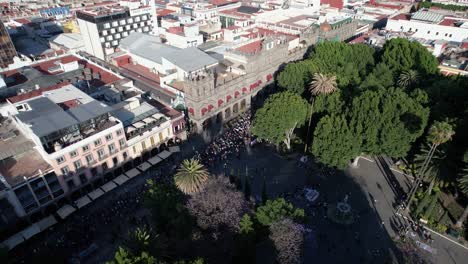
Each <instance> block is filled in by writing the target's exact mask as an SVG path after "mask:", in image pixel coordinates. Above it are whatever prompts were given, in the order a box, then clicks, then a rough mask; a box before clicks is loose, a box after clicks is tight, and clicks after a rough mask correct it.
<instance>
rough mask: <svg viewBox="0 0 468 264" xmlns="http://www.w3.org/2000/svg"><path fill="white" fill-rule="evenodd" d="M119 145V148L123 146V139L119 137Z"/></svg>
mask: <svg viewBox="0 0 468 264" xmlns="http://www.w3.org/2000/svg"><path fill="white" fill-rule="evenodd" d="M119 145H120V148H123V147H125V139H123V138H121V139H120V140H119Z"/></svg>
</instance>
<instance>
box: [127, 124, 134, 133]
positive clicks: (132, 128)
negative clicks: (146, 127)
mask: <svg viewBox="0 0 468 264" xmlns="http://www.w3.org/2000/svg"><path fill="white" fill-rule="evenodd" d="M135 130H136V128H134V127H132V126H128V127H126V128H125V131H126V132H127V133H128V132H132V131H135Z"/></svg>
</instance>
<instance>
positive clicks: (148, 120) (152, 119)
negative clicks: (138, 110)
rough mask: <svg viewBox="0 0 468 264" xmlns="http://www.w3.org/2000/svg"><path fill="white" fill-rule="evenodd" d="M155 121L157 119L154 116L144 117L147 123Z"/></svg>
mask: <svg viewBox="0 0 468 264" xmlns="http://www.w3.org/2000/svg"><path fill="white" fill-rule="evenodd" d="M154 121H156V120H155V119H154V118H152V117H147V118H145V119H143V122H145V123H146V124H149V123H153V122H154Z"/></svg>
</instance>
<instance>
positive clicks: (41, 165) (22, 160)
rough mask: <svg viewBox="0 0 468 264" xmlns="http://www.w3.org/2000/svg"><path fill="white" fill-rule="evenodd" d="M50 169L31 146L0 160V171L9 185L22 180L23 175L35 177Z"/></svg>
mask: <svg viewBox="0 0 468 264" xmlns="http://www.w3.org/2000/svg"><path fill="white" fill-rule="evenodd" d="M2 150H3V149H2ZM50 170H52V167H51V166H50V165H49V163H47V162H46V161H45V160H44V159H43V158H42V156H41V155H40V154H39V152H37V150H35V149H33V148H30V149H29V150H28V151H26V152H23V153H21V154H17V155H15V156H13V157H9V158H6V159H3V160H1V161H0V173H1V174H2V176H3V177H4V178H5V180H6V181H7V182H8V184H10V185H11V186H15V185H17V184H19V183H22V182H24V177H26V178H32V177H36V176H38V175H40V173H41V172H42V173H47V172H49V171H50Z"/></svg>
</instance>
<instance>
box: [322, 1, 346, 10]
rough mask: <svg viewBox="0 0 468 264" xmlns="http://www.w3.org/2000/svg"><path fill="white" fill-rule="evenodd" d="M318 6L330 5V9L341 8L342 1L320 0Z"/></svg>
mask: <svg viewBox="0 0 468 264" xmlns="http://www.w3.org/2000/svg"><path fill="white" fill-rule="evenodd" d="M320 4H325V5H327V4H328V5H330V6H331V7H334V8H338V9H341V8H343V0H320Z"/></svg>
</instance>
